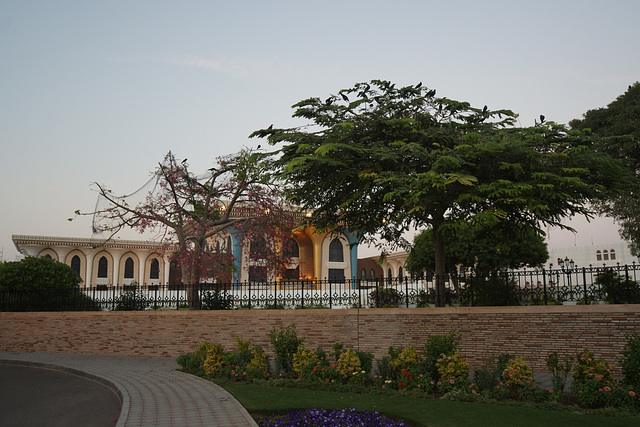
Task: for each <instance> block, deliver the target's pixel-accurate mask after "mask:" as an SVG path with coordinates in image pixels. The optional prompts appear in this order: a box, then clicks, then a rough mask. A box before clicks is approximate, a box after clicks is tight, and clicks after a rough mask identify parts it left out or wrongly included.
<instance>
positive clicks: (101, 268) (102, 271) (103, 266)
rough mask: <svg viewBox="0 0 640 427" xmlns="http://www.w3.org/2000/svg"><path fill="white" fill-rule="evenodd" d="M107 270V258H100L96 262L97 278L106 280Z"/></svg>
mask: <svg viewBox="0 0 640 427" xmlns="http://www.w3.org/2000/svg"><path fill="white" fill-rule="evenodd" d="M108 270H109V261H107V257H104V256H103V257H101V258H100V261H98V278H100V279H106V278H107V277H109V276H108V274H107V271H108Z"/></svg>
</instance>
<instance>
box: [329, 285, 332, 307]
mask: <svg viewBox="0 0 640 427" xmlns="http://www.w3.org/2000/svg"><path fill="white" fill-rule="evenodd" d="M331 293H332V291H331V279H329V308H333V305H332V301H331Z"/></svg>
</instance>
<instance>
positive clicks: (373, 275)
mask: <svg viewBox="0 0 640 427" xmlns="http://www.w3.org/2000/svg"><path fill="white" fill-rule="evenodd" d="M369 278H370V279H371V280H376V271H375V270H374V269H373V268H372V269H371V271H369Z"/></svg>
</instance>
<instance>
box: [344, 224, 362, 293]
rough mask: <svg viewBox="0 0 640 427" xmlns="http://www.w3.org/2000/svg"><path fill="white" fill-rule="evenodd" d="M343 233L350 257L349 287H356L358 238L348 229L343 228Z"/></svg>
mask: <svg viewBox="0 0 640 427" xmlns="http://www.w3.org/2000/svg"><path fill="white" fill-rule="evenodd" d="M344 235H345V237H346V238H347V241H348V242H349V255H350V257H351V289H356V287H357V281H356V279H357V278H358V243H359V242H360V239H359V238H358V236H356V235H355V234H353V233H351V232H350V231H349V230H345V231H344Z"/></svg>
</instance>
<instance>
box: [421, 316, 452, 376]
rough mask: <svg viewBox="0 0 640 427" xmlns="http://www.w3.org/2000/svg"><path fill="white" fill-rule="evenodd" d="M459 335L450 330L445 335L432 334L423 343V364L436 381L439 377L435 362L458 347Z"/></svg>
mask: <svg viewBox="0 0 640 427" xmlns="http://www.w3.org/2000/svg"><path fill="white" fill-rule="evenodd" d="M460 338H461V335H460V334H458V333H456V331H455V330H453V329H452V330H451V331H450V332H449V333H448V334H447V335H432V336H430V337H429V338H428V339H427V341H426V342H425V344H424V347H423V351H422V354H423V356H424V364H425V369H426V372H427V373H428V374H429V376H430V377H431V378H432V379H433V380H435V381H437V380H439V379H440V374H439V373H438V367H437V366H436V363H437V362H438V359H440V358H441V357H442V355H443V354H444V355H446V356H450V355H452V354H453V353H455V352H456V351H458V350H459V349H460V348H459V343H458V342H459V340H460Z"/></svg>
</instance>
